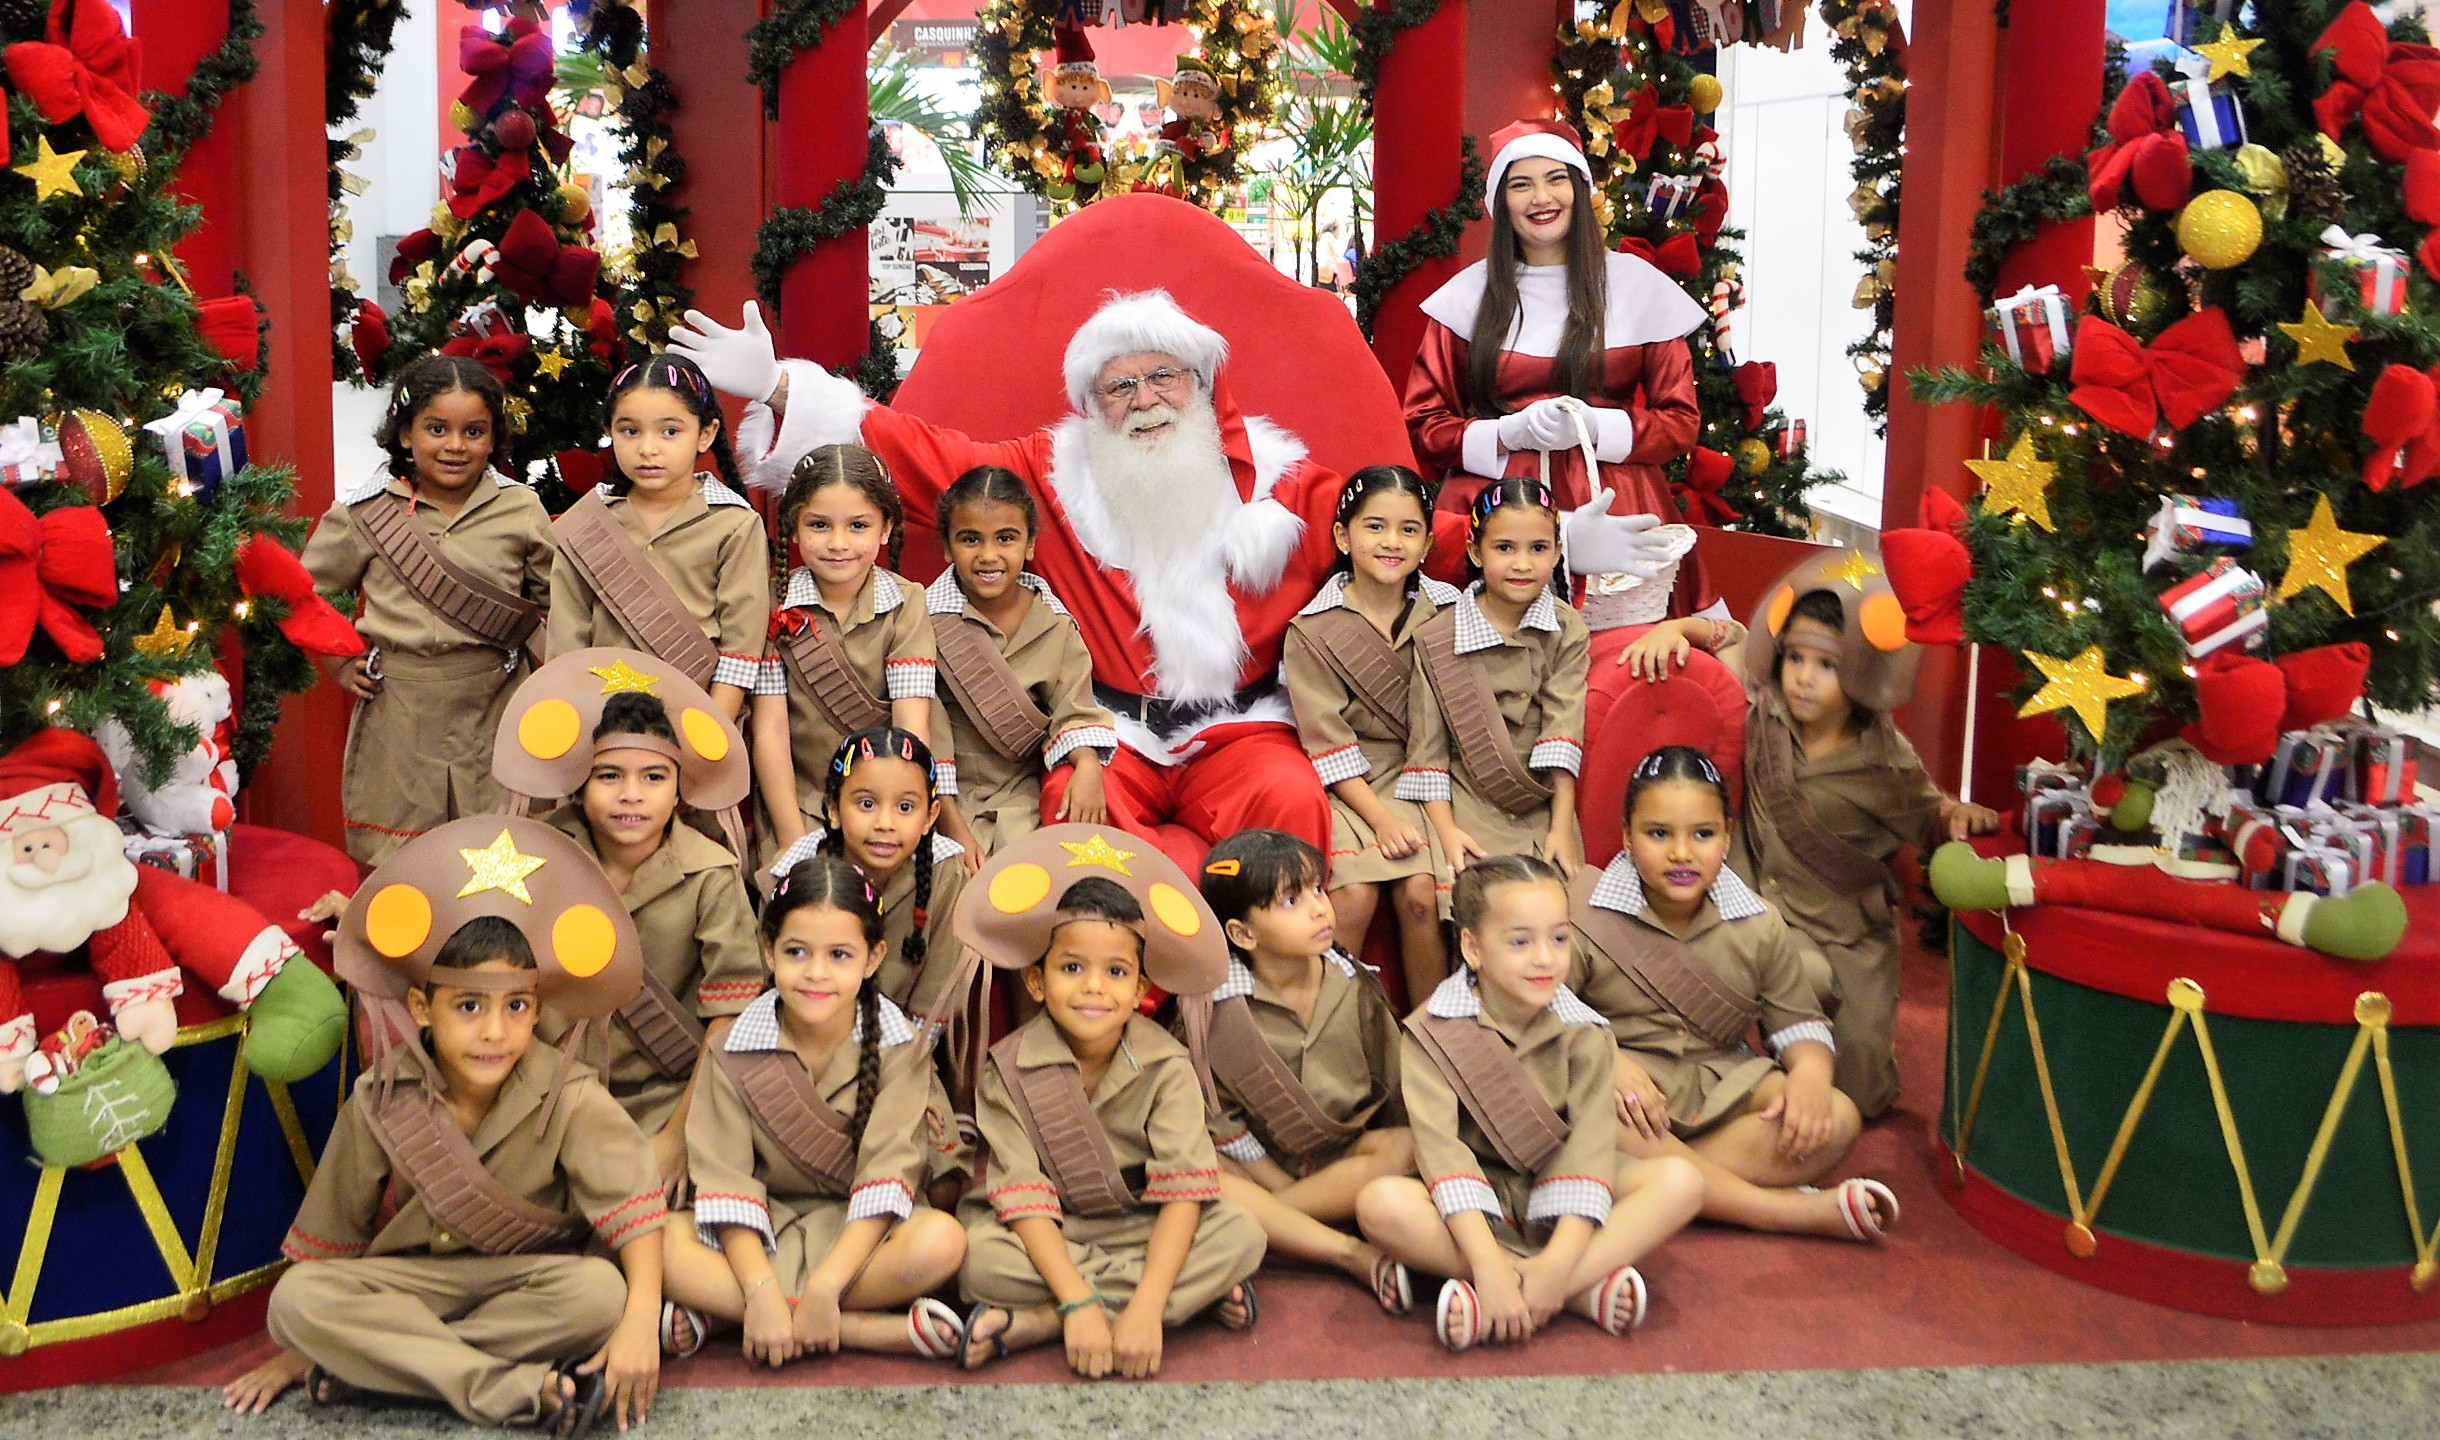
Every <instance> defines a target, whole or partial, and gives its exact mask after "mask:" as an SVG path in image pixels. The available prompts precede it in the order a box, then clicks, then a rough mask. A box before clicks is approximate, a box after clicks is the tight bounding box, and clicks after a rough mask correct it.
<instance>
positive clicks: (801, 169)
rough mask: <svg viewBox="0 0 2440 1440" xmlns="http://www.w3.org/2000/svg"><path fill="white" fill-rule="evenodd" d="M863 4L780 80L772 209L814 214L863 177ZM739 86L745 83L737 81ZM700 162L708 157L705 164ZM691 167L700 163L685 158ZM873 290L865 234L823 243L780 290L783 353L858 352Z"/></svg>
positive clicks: (866, 125) (849, 356)
mask: <svg viewBox="0 0 2440 1440" xmlns="http://www.w3.org/2000/svg"><path fill="white" fill-rule="evenodd" d="M865 24H866V21H865V13H864V6H863V5H861V4H858V5H857V6H856V7H855V8H854V9H852V10H850V11H848V12H847V15H846V16H845V17H844V18H843V19H841V20H840V21H839V23H838V24H836V25H834V26H832V27H831V28H830V29H828V30H825V31H823V32H822V43H821V44H819V45H816V46H814V47H813V48H811V49H809V50H806V51H803V52H802V53H800V54H799V55H798V56H797V57H796V59H795V61H794V62H792V63H791V64H790V65H789V66H788V67H787V68H786V69H785V70H782V71H781V72H780V81H779V139H778V145H777V155H776V160H777V171H778V177H777V178H778V182H779V183H778V197H777V198H778V202H779V203H780V204H781V205H802V206H815V205H819V204H821V203H822V199H823V197H825V196H827V195H828V194H829V193H830V192H831V191H832V190H833V189H834V188H836V187H837V186H838V184H839V182H841V181H843V180H849V179H853V178H854V177H855V176H857V175H860V174H862V173H863V171H864V151H865V134H866V132H867V131H868V130H869V129H870V128H871V123H872V122H871V116H870V112H869V111H868V110H867V109H866V108H865V89H866V81H865V75H864V52H865V49H866V41H865V35H866V31H865ZM739 83H741V84H742V83H743V82H742V81H740V82H739ZM703 158H704V159H705V160H708V158H709V157H708V156H706V157H703ZM690 163H697V164H699V163H703V161H702V160H695V159H693V158H692V157H690ZM871 290H872V276H871V266H870V260H869V256H868V255H867V253H866V250H865V242H864V232H863V231H861V230H858V231H856V232H854V233H853V234H850V235H843V236H841V237H839V238H838V239H836V240H829V241H825V242H823V243H822V244H820V245H818V246H816V247H814V249H813V251H812V253H810V254H808V255H806V256H804V257H803V258H802V259H800V260H798V261H797V262H796V263H795V264H794V265H791V266H790V267H788V273H787V275H786V277H785V278H784V279H783V280H782V282H781V285H780V314H779V318H778V332H779V349H780V353H781V354H783V355H791V356H798V357H802V358H804V359H809V360H818V361H820V362H822V363H823V364H825V365H838V364H842V363H844V362H847V361H850V360H853V359H855V358H856V357H857V356H859V355H862V354H863V353H864V348H865V338H866V335H867V332H868V319H869V317H870V315H871V313H872V312H871V310H870V308H869V302H868V299H867V297H868V296H869V295H870V294H871Z"/></svg>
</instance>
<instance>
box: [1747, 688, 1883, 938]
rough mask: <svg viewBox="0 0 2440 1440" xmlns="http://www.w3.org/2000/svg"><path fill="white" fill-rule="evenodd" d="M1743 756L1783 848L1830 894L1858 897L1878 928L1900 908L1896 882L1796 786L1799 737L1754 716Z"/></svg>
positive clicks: (1759, 801) (1750, 789) (1774, 722)
mask: <svg viewBox="0 0 2440 1440" xmlns="http://www.w3.org/2000/svg"><path fill="white" fill-rule="evenodd" d="M1750 714H1751V717H1752V718H1751V723H1749V724H1748V725H1747V726H1746V741H1745V753H1746V756H1747V758H1748V759H1749V760H1750V761H1751V762H1752V765H1753V770H1752V783H1751V785H1750V786H1749V787H1748V792H1747V793H1748V794H1750V795H1751V796H1752V797H1753V800H1754V803H1755V804H1757V805H1759V806H1761V807H1762V809H1763V812H1764V813H1765V814H1767V815H1769V816H1770V817H1771V828H1772V830H1774V831H1775V832H1777V834H1778V836H1779V840H1780V843H1781V844H1784V845H1786V846H1787V847H1788V853H1789V854H1791V855H1793V856H1795V857H1796V858H1797V860H1798V861H1799V862H1801V863H1802V864H1803V865H1804V866H1805V868H1806V869H1808V870H1811V871H1812V872H1813V873H1814V874H1816V875H1819V876H1820V877H1821V878H1822V880H1823V881H1824V882H1825V883H1826V884H1828V885H1829V886H1830V888H1831V889H1833V890H1836V891H1842V892H1844V893H1847V894H1850V895H1854V896H1857V897H1859V898H1860V899H1861V900H1862V901H1863V904H1864V913H1865V914H1866V915H1868V916H1870V917H1871V918H1872V919H1873V921H1874V922H1875V923H1879V922H1880V921H1882V920H1885V919H1887V918H1888V917H1889V916H1890V915H1891V914H1892V913H1894V912H1895V910H1896V908H1897V903H1898V893H1899V892H1898V877H1897V876H1896V875H1895V874H1893V873H1891V871H1890V868H1889V866H1888V865H1887V864H1885V863H1883V862H1882V861H1879V860H1875V859H1874V858H1873V857H1871V856H1870V855H1867V854H1865V853H1864V852H1863V851H1861V850H1859V849H1857V848H1856V847H1855V846H1853V845H1850V844H1848V843H1847V842H1846V841H1844V840H1841V839H1840V838H1839V837H1838V836H1837V835H1836V834H1834V833H1833V832H1832V831H1831V829H1830V827H1829V826H1828V825H1825V824H1823V823H1822V817H1821V814H1820V812H1818V811H1816V810H1815V809H1814V808H1813V802H1812V801H1810V800H1807V799H1806V798H1805V792H1804V791H1803V789H1802V788H1800V787H1799V786H1798V785H1797V783H1796V737H1795V736H1793V735H1790V734H1789V733H1788V727H1787V726H1785V725H1782V724H1780V723H1779V722H1778V721H1777V720H1776V719H1774V718H1773V717H1772V716H1770V715H1769V714H1768V713H1766V712H1764V711H1762V710H1759V709H1757V710H1754V711H1752V712H1750Z"/></svg>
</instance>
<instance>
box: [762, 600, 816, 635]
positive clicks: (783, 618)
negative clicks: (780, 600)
mask: <svg viewBox="0 0 2440 1440" xmlns="http://www.w3.org/2000/svg"><path fill="white" fill-rule="evenodd" d="M812 628H813V612H812V611H810V610H807V609H806V608H805V607H804V606H802V605H782V606H779V607H777V608H775V609H773V610H772V612H771V638H772V639H774V640H785V639H787V638H788V637H789V636H791V635H802V634H804V633H805V632H806V631H808V630H810V629H812Z"/></svg>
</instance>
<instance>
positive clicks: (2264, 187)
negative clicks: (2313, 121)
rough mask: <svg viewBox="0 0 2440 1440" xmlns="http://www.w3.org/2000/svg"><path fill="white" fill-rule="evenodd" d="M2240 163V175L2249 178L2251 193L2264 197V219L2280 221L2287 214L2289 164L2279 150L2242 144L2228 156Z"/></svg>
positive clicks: (2247, 186) (2248, 190)
mask: <svg viewBox="0 0 2440 1440" xmlns="http://www.w3.org/2000/svg"><path fill="white" fill-rule="evenodd" d="M2228 158H2229V159H2230V160H2233V161H2234V162H2236V167H2237V173H2238V174H2240V175H2242V176H2244V177H2245V189H2246V191H2247V193H2249V194H2252V195H2257V196H2260V197H2261V205H2262V218H2263V219H2265V220H2276V219H2278V218H2279V217H2280V216H2282V215H2284V214H2286V213H2287V202H2288V171H2287V162H2286V161H2284V160H2282V159H2280V158H2279V154H2278V152H2277V151H2275V150H2269V149H2266V148H2264V147H2263V146H2260V145H2256V144H2253V143H2251V142H2248V143H2246V144H2243V145H2239V146H2238V147H2237V148H2236V152H2235V153H2234V154H2232V155H2230V156H2229V157H2228Z"/></svg>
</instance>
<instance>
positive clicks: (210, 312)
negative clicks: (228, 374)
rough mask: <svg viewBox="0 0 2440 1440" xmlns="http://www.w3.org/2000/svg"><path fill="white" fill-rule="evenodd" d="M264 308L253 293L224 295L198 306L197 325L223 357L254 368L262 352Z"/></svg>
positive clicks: (246, 370) (234, 362)
mask: <svg viewBox="0 0 2440 1440" xmlns="http://www.w3.org/2000/svg"><path fill="white" fill-rule="evenodd" d="M261 323H262V312H261V311H260V310H257V309H256V308H255V305H254V297H253V296H251V295H224V296H222V297H220V298H219V299H217V300H206V301H204V302H203V303H202V304H200V305H197V306H196V307H195V329H196V331H197V332H198V333H200V334H201V335H202V336H203V338H204V340H205V342H206V343H208V344H209V345H210V346H211V347H212V348H213V349H214V350H217V351H219V352H220V356H221V358H222V359H224V360H226V361H228V362H229V363H230V364H232V365H235V366H236V367H237V368H238V369H239V370H240V371H245V372H251V371H252V370H253V369H254V362H255V359H256V356H257V355H258V353H259V350H258V347H257V345H256V341H257V339H258V338H259V337H260V335H261V333H262V332H261V329H260V326H261Z"/></svg>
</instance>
